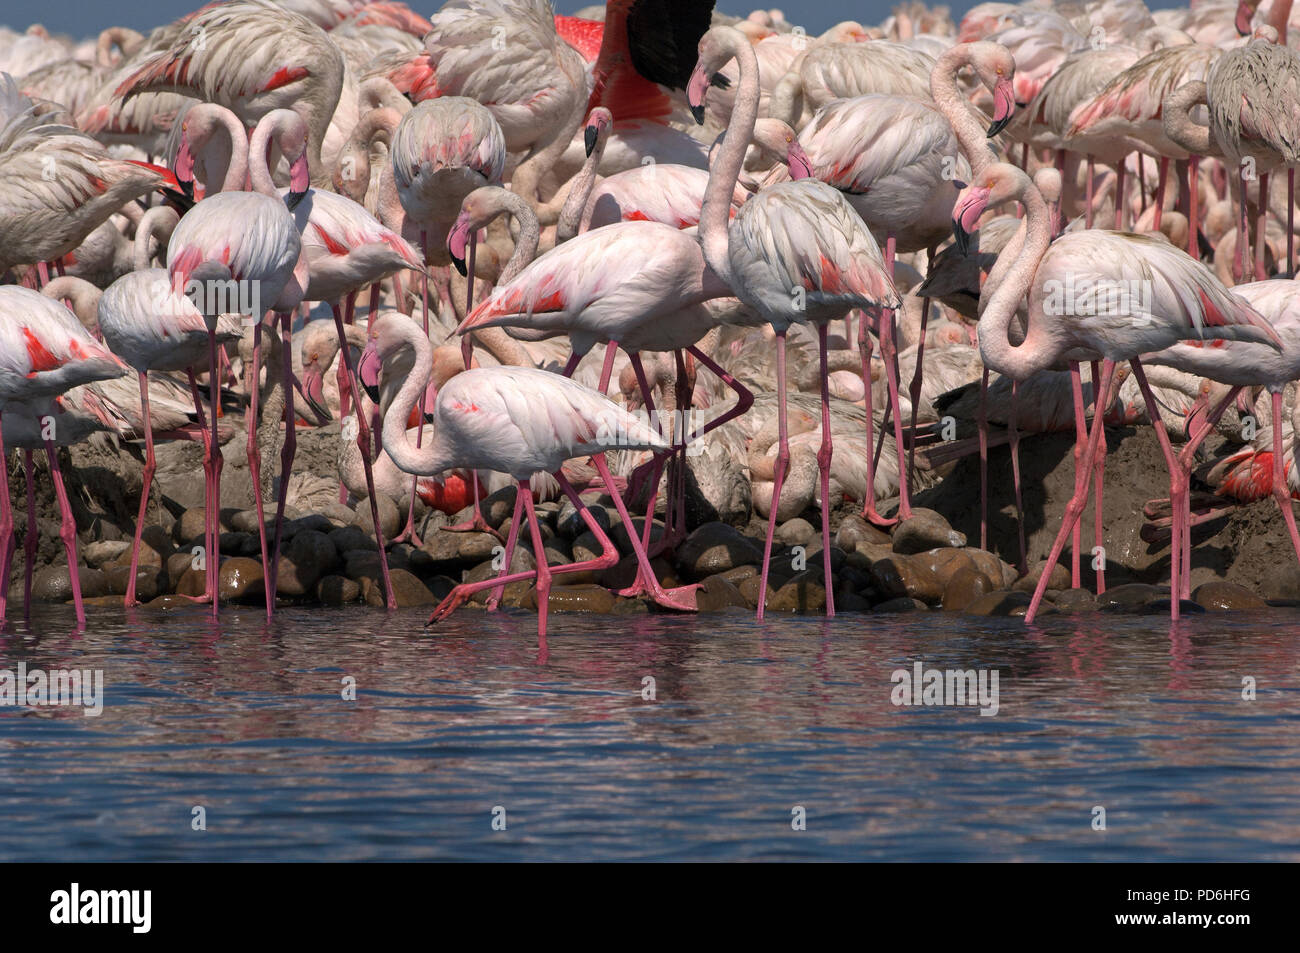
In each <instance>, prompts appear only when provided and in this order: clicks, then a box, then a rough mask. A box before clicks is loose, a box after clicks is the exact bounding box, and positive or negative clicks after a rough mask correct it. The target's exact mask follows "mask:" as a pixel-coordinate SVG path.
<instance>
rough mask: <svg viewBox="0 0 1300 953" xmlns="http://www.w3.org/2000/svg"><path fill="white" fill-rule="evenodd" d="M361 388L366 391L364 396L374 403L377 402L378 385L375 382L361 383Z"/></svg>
mask: <svg viewBox="0 0 1300 953" xmlns="http://www.w3.org/2000/svg"><path fill="white" fill-rule="evenodd" d="M361 389H362V390H364V391H365V392H366V396H367V397H369V398H370V399H371V400H372V401H373V402H374V403H376V404H377V403H379V386H378V385H377V384H362V385H361Z"/></svg>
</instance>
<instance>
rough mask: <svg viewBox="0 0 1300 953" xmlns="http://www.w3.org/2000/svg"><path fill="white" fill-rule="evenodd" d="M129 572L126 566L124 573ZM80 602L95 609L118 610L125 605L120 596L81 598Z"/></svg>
mask: <svg viewBox="0 0 1300 953" xmlns="http://www.w3.org/2000/svg"><path fill="white" fill-rule="evenodd" d="M130 571H131V567H130V566H128V567H127V568H126V572H130ZM81 601H82V603H83V604H85V605H87V606H94V607H95V608H97V609H120V608H122V607H123V606H124V605H126V600H125V599H123V598H122V596H121V595H108V596H91V597H90V598H86V597H85V596H82V598H81Z"/></svg>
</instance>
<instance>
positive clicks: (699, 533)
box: [676, 522, 763, 581]
mask: <svg viewBox="0 0 1300 953" xmlns="http://www.w3.org/2000/svg"><path fill="white" fill-rule="evenodd" d="M676 558H677V566H678V568H679V569H681V571H682V574H683V575H684V576H685V577H686V578H687V579H688V580H690V581H698V580H702V579H707V578H708V577H709V576H712V575H716V574H717V573H720V572H726V571H727V570H728V569H734V568H735V567H737V566H742V565H746V564H756V563H758V562H760V561H762V559H763V551H762V550H761V549H760V548H759V546H758V544H757V543H755V542H754V541H753V540H752V539H750V538H749V537H747V536H744V535H742V534H741V532H740V531H739V530H738V529H736V528H735V527H734V526H729V525H727V524H726V523H721V522H713V523H705V524H704V525H703V526H700V527H697V528H696V529H695V531H694V532H692V533H691V534H690V535H689V536H687V537H686V540H685V541H684V542H683V543H682V544H681V545H680V546H679V547H677V556H676Z"/></svg>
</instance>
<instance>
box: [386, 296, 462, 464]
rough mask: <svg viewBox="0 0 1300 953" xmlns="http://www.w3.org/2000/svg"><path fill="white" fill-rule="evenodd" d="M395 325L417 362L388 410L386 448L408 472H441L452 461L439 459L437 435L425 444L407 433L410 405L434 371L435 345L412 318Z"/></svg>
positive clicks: (391, 456)
mask: <svg viewBox="0 0 1300 953" xmlns="http://www.w3.org/2000/svg"><path fill="white" fill-rule="evenodd" d="M394 327H396V328H397V329H398V330H397V333H398V334H400V335H401V339H402V343H403V344H404V345H406V346H407V347H409V348H410V349H411V350H412V351H413V352H414V363H413V366H412V368H411V373H409V374H407V375H406V376H405V377H404V378H403V380H402V386H401V388H400V389H399V390H398V391H397V395H396V396H395V397H394V398H393V401H392V405H391V406H390V407H389V408H388V410H387V411H386V412H385V415H384V429H383V438H384V450H386V451H387V452H388V456H389V457H390V458H391V459H392V461H393V463H395V464H397V466H398V468H399V469H402V470H405V471H406V472H407V473H424V474H432V473H441V472H442V471H443V470H446V469H447V468H448V466H449V464H447V463H446V462H444V461H443V460H441V459H440V458H439V454H438V450H437V447H438V445H439V441H438V440H437V436H436V434H435V438H434V439H433V440H430V441H429V442H428V443H426V444H424V446H423V447H415V446H412V444H411V442H410V441H409V440H408V439H407V436H406V421H407V420H408V419H409V418H410V416H411V408H412V407H414V406H415V402H416V401H417V400H419V399H420V395H421V394H422V393H424V389H425V386H426V385H427V384H428V381H429V377H430V375H431V374H432V372H433V346H432V345H430V344H429V339H428V338H426V337H425V336H424V332H422V331H421V330H420V328H419V327H418V326H417V325H416V324H415V322H413V321H408V320H398V321H396V322H394ZM385 363H387V362H385Z"/></svg>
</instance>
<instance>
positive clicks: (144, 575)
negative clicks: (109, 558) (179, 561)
mask: <svg viewBox="0 0 1300 953" xmlns="http://www.w3.org/2000/svg"><path fill="white" fill-rule="evenodd" d="M104 576H105V580H106V582H107V584H108V591H109V592H110V593H111V594H112V595H115V596H123V595H126V586H127V583H129V582H130V581H131V567H130V566H115V567H113V568H112V569H108V570H106V571H105V573H104ZM166 578H167V577H166V576H165V575H164V574H163V571H162V570H161V569H159V568H158V567H157V566H148V567H142V568H140V569H137V570H136V573H135V598H136V601H137V602H149V601H150V600H151V599H156V598H157V597H158V596H160V595H162V594H163V592H164V591H165V587H164V585H163V583H164V582H165V580H166Z"/></svg>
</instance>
